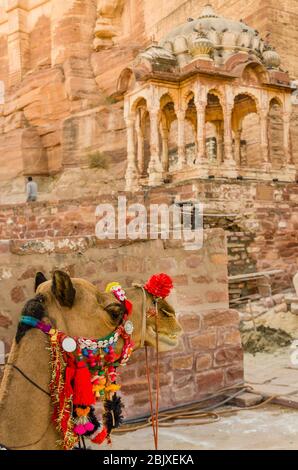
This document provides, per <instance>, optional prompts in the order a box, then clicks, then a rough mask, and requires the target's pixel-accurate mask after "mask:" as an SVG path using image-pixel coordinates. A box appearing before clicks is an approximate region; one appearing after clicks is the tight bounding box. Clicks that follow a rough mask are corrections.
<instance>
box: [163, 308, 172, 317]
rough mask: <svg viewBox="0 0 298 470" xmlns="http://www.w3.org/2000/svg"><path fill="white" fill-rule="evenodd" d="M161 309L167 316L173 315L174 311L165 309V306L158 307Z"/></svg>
mask: <svg viewBox="0 0 298 470" xmlns="http://www.w3.org/2000/svg"><path fill="white" fill-rule="evenodd" d="M160 310H161V311H162V313H164V314H165V315H166V316H167V317H174V316H175V315H174V312H169V311H168V310H166V309H165V308H161V309H160Z"/></svg>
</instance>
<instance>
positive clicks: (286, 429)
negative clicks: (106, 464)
mask: <svg viewBox="0 0 298 470" xmlns="http://www.w3.org/2000/svg"><path fill="white" fill-rule="evenodd" d="M297 433H298V412H297V411H295V410H291V409H288V408H281V407H279V406H275V405H268V406H266V407H264V408H262V409H256V410H242V411H239V412H238V413H234V414H233V415H230V416H225V417H223V418H222V419H221V420H220V421H218V422H215V423H210V424H205V425H202V426H184V425H183V422H181V421H180V422H177V424H176V425H175V426H174V427H171V428H161V429H160V433H159V443H160V446H159V448H160V450H163V449H164V450H183V449H184V450H186V449H187V450H193V449H199V450H221V449H222V450H228V449H232V450H236V449H237V450H255V449H258V450H262V449H270V450H284V449H291V450H297V449H298V440H297ZM105 449H107V450H124V449H126V450H135V449H142V450H152V449H154V446H153V438H152V430H151V428H146V429H141V430H138V431H134V432H130V433H126V434H121V435H119V434H118V435H114V437H113V443H112V447H110V446H109V447H107V446H105Z"/></svg>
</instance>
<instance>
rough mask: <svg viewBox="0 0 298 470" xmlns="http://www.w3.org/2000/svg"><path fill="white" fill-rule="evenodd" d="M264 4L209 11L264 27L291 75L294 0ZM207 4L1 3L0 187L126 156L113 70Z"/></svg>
mask: <svg viewBox="0 0 298 470" xmlns="http://www.w3.org/2000/svg"><path fill="white" fill-rule="evenodd" d="M265 3H266V4H265ZM265 3H264V2H262V5H260V3H259V2H257V1H252V2H242V1H240V0H239V1H238V2H237V7H236V5H235V2H234V1H231V0H230V1H226V2H224V4H222V2H221V1H219V0H214V2H213V7H214V9H216V10H217V11H218V13H220V14H223V15H225V16H227V17H229V18H231V19H237V20H239V19H240V18H242V19H243V21H245V22H246V23H248V24H250V25H251V26H252V27H253V28H256V29H258V31H259V32H260V34H261V35H262V36H263V37H265V36H266V33H267V32H268V31H269V30H270V31H271V37H270V42H271V43H272V44H273V45H274V46H276V49H277V51H278V53H279V55H280V56H281V58H282V62H283V64H285V67H286V68H289V71H290V74H291V75H292V76H293V77H295V75H297V73H298V70H297V63H298V61H297V57H296V56H295V54H297V51H296V48H295V47H294V44H295V42H296V41H297V39H298V37H297V36H298V33H297V31H298V28H297V16H296V15H295V11H296V10H295V9H297V0H293V1H292V2H291V5H288V2H286V0H281V1H280V2H279V4H278V6H277V5H276V2H273V1H269V0H268V1H267V2H265ZM204 4H205V0H202V1H194V0H188V1H187V2H185V1H184V0H173V1H172V2H166V4H165V3H164V4H163V6H162V8H159V7H158V5H159V4H158V2H156V1H152V0H130V1H127V2H123V0H108V1H103V0H64V1H63V2H61V1H60V0H48V1H47V2H40V1H39V0H32V1H30V2H29V1H27V0H25V1H20V0H18V1H11V0H9V1H8V2H0V19H1V27H0V80H3V82H4V84H5V104H4V105H3V106H2V107H1V117H0V132H1V133H0V145H1V150H2V151H1V156H0V162H1V169H2V170H3V171H1V173H0V184H1V181H5V182H7V180H9V179H13V178H15V179H16V178H18V177H19V178H20V177H22V176H23V175H26V174H29V173H30V174H33V175H40V176H44V175H52V176H54V175H57V174H60V173H61V172H62V171H63V169H65V168H69V167H76V168H78V167H81V166H88V155H89V154H90V152H92V151H94V150H100V151H101V152H105V153H107V155H108V157H109V158H110V157H113V158H116V160H117V161H119V160H121V159H122V160H123V162H125V155H126V136H125V123H124V121H123V109H122V101H121V100H120V102H119V103H117V100H118V99H119V93H118V94H117V82H118V80H119V76H120V74H121V72H122V71H123V70H124V69H125V67H127V66H128V65H129V64H131V62H132V60H133V59H134V58H135V57H136V56H137V54H138V53H139V52H140V50H142V49H144V48H145V47H146V46H147V45H148V44H149V43H150V42H151V41H152V39H156V40H160V39H161V38H162V37H165V36H166V34H167V33H168V32H169V31H170V30H171V29H173V28H174V27H176V26H178V25H179V24H181V23H183V22H185V20H186V19H187V17H197V16H198V15H199V14H200V12H201V10H202V7H203V5H204ZM265 10H266V14H264V12H265ZM284 24H286V25H287V27H284ZM291 44H293V47H291ZM120 91H121V90H120ZM118 92H119V89H118ZM295 122H296V121H295V119H293V138H295V137H296V136H295V132H296V131H295V129H294V124H295ZM295 158H296V161H297V156H296V155H295ZM112 162H113V163H114V160H112ZM20 181H21V180H20ZM16 186H17V187H19V186H18V184H17V185H16ZM16 186H15V188H16ZM1 187H2V189H3V188H4V187H3V183H2V184H1ZM11 190H12V187H11V186H9V188H8V191H11ZM48 190H49V191H50V186H49V188H48Z"/></svg>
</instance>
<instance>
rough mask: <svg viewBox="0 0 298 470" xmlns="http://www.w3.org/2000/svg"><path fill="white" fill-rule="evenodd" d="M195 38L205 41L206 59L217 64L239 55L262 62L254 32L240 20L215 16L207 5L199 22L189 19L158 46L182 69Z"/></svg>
mask: <svg viewBox="0 0 298 470" xmlns="http://www.w3.org/2000/svg"><path fill="white" fill-rule="evenodd" d="M198 35H200V37H202V35H203V36H204V37H206V38H207V39H208V40H209V43H210V44H211V45H210V56H211V57H212V58H213V59H214V61H215V62H217V63H219V64H220V63H223V62H225V60H226V59H227V58H228V57H229V56H230V55H232V54H235V53H236V52H239V51H243V52H249V53H253V54H255V55H256V56H257V57H258V58H260V59H262V60H263V57H262V54H263V51H264V49H265V45H264V41H263V40H262V38H261V37H260V35H259V33H258V31H256V30H255V29H254V28H251V27H250V26H248V25H246V24H245V23H244V22H243V21H241V20H240V21H234V20H230V19H227V18H224V17H223V16H219V15H217V14H216V13H215V12H214V10H213V8H212V6H211V5H206V6H205V7H204V8H203V10H202V13H201V15H200V16H199V18H197V19H192V18H190V19H189V20H188V21H187V22H186V23H185V24H182V25H180V26H178V27H176V28H175V29H173V30H172V31H171V32H170V33H169V34H167V35H166V36H165V37H164V38H163V39H162V40H161V41H160V43H159V45H160V46H161V47H164V48H165V49H167V50H168V51H169V52H172V53H173V54H174V55H175V56H176V57H177V60H178V63H179V64H180V66H183V65H185V64H186V63H188V62H190V61H191V60H193V59H194V57H193V54H192V50H193V49H194V47H193V43H194V41H195V40H196V39H197V37H198ZM211 46H212V47H211ZM276 54H277V53H276ZM276 63H277V60H276Z"/></svg>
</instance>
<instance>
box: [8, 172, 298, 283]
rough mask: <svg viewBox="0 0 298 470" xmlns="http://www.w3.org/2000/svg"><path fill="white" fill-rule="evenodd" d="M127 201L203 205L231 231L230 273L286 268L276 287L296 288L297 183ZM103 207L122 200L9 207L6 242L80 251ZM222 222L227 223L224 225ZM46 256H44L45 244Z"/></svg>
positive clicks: (227, 185)
mask: <svg viewBox="0 0 298 470" xmlns="http://www.w3.org/2000/svg"><path fill="white" fill-rule="evenodd" d="M119 194H120V193H119ZM127 197H128V202H127V204H128V206H129V204H130V202H133V203H135V202H140V203H142V204H144V205H145V206H146V205H149V204H151V203H154V204H161V203H167V204H169V205H171V204H172V203H173V201H178V202H179V201H180V202H181V201H200V202H202V203H203V205H204V214H205V216H206V217H205V221H206V226H207V227H208V226H210V217H209V216H208V214H215V215H220V217H217V218H213V219H212V221H213V222H212V225H211V226H212V227H217V226H218V227H223V228H224V229H225V230H226V231H227V235H228V247H229V263H228V264H229V273H230V274H238V273H240V272H246V273H247V272H252V271H253V270H256V271H262V270H265V269H267V270H272V269H281V270H282V273H281V274H280V275H279V276H277V277H276V280H275V286H276V287H277V288H279V289H282V288H286V287H289V286H291V285H292V277H293V275H294V274H295V273H296V272H297V270H298V261H297V260H298V238H297V233H298V232H297V224H298V222H297V221H298V209H297V207H298V206H297V203H298V188H297V184H295V183H293V184H288V183H282V182H277V183H273V182H263V183H260V182H254V181H245V180H243V181H236V180H224V179H223V180H214V181H199V180H193V181H190V182H187V183H180V184H179V183H176V184H169V185H167V186H166V187H165V186H160V187H158V188H153V189H151V190H148V192H147V193H146V197H145V196H144V193H137V194H127ZM103 202H105V203H106V202H108V203H112V204H115V205H116V204H117V197H116V196H115V195H114V196H111V195H106V196H105V195H99V196H98V197H96V198H94V197H92V198H91V197H89V198H78V199H72V200H57V201H51V202H38V203H36V204H32V205H28V204H18V205H14V206H12V205H6V206H5V205H3V206H1V208H0V239H2V240H12V242H11V249H12V250H13V251H14V252H16V253H22V252H23V250H25V251H26V250H28V249H29V248H30V246H31V244H32V242H33V243H35V252H38V251H37V246H39V245H38V244H36V241H38V240H44V239H46V240H47V247H48V248H47V249H48V250H50V251H51V250H52V251H54V250H58V251H59V252H60V253H64V250H65V246H64V242H63V239H64V238H65V237H72V239H75V240H76V242H73V243H74V246H80V247H88V246H89V243H90V242H89V238H90V237H92V236H94V233H95V224H96V217H95V209H96V206H97V204H99V203H103ZM222 219H226V220H227V223H226V224H225V223H222ZM231 220H232V221H233V223H232V224H231ZM74 237H76V238H74ZM236 238H237V240H236ZM40 252H41V253H43V252H44V248H43V244H40Z"/></svg>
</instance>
